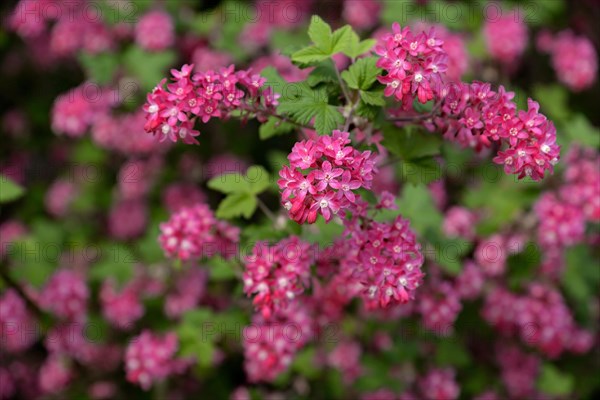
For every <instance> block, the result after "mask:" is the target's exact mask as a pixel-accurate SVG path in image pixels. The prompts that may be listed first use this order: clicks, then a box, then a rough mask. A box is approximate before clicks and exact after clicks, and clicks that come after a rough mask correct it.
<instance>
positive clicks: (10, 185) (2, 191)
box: [0, 175, 25, 203]
mask: <svg viewBox="0 0 600 400" xmlns="http://www.w3.org/2000/svg"><path fill="white" fill-rule="evenodd" d="M24 193H25V190H24V189H23V188H22V187H21V185H19V184H18V183H16V182H15V181H13V180H12V179H10V178H9V177H7V176H4V175H0V203H8V202H9V201H14V200H17V199H18V198H19V197H21V196H23V194H24Z"/></svg>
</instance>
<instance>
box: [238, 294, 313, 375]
mask: <svg viewBox="0 0 600 400" xmlns="http://www.w3.org/2000/svg"><path fill="white" fill-rule="evenodd" d="M303 300H307V299H298V301H297V302H294V303H292V304H290V306H289V307H288V308H287V309H286V310H285V312H276V313H275V314H273V315H272V316H271V317H270V318H269V320H265V319H264V318H263V316H262V315H261V314H255V315H254V317H253V319H252V324H251V325H249V326H247V327H245V328H244V331H243V346H244V369H245V371H246V375H247V376H248V379H249V380H250V381H251V382H258V381H266V382H272V381H274V380H275V378H277V376H278V375H279V374H281V373H282V372H283V371H285V370H286V369H287V368H288V367H289V366H290V365H291V363H292V361H293V360H294V356H295V355H296V353H297V352H298V350H300V349H301V348H302V347H303V346H304V345H305V344H306V342H307V341H308V340H309V339H310V338H312V336H313V328H312V324H313V322H312V320H311V318H310V314H309V310H308V309H307V307H306V306H305V305H304V304H305V303H306V302H307V301H303Z"/></svg>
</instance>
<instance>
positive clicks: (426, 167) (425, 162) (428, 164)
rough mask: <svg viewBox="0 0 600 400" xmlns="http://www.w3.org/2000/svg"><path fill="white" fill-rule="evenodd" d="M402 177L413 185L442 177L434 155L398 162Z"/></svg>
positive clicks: (427, 182)
mask: <svg viewBox="0 0 600 400" xmlns="http://www.w3.org/2000/svg"><path fill="white" fill-rule="evenodd" d="M398 174H399V175H400V178H401V179H402V180H403V181H405V182H409V183H412V184H413V185H427V184H429V183H431V182H434V181H436V180H438V179H440V178H441V177H442V170H441V168H440V165H439V163H438V161H437V160H436V159H435V158H434V157H432V156H425V157H419V158H413V159H410V160H407V161H400V162H399V163H398Z"/></svg>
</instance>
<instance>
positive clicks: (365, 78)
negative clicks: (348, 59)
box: [342, 57, 381, 90]
mask: <svg viewBox="0 0 600 400" xmlns="http://www.w3.org/2000/svg"><path fill="white" fill-rule="evenodd" d="M376 63H377V58H375V57H366V58H361V59H359V60H358V61H356V62H355V63H354V64H352V65H351V66H350V68H348V69H347V70H346V71H343V72H342V78H343V79H344V80H345V81H346V83H347V84H348V86H349V87H350V88H352V89H362V90H368V89H369V88H370V87H371V85H372V84H373V83H374V82H375V81H376V80H377V76H378V75H380V74H381V68H377V66H375V64H376Z"/></svg>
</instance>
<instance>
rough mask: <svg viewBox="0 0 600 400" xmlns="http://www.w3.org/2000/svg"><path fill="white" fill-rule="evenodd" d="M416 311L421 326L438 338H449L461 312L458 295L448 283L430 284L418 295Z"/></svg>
mask: <svg viewBox="0 0 600 400" xmlns="http://www.w3.org/2000/svg"><path fill="white" fill-rule="evenodd" d="M417 310H418V311H419V313H420V314H421V318H422V320H423V326H425V328H427V329H429V330H431V331H433V332H434V333H435V334H437V335H438V336H449V335H451V334H452V333H453V326H454V323H455V321H456V318H457V317H458V314H459V313H460V311H461V310H462V303H461V302H460V295H459V293H458V292H457V291H456V290H455V287H454V285H452V284H451V283H450V282H446V281H440V282H430V283H429V284H428V287H427V290H423V291H422V293H420V294H419V301H418V303H417Z"/></svg>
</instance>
